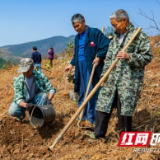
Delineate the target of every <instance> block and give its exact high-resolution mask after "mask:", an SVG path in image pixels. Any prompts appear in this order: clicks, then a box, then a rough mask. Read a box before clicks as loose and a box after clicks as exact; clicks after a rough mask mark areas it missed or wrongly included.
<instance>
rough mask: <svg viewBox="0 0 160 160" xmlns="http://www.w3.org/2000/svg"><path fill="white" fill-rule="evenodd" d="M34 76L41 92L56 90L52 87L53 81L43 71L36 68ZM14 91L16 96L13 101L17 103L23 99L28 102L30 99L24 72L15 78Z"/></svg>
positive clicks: (53, 91)
mask: <svg viewBox="0 0 160 160" xmlns="http://www.w3.org/2000/svg"><path fill="white" fill-rule="evenodd" d="M33 77H34V80H35V83H36V85H37V87H38V88H39V90H40V92H46V93H47V92H50V93H53V94H54V93H55V92H56V90H55V88H54V87H52V85H51V83H50V82H49V80H48V79H47V77H46V76H45V75H44V74H43V73H42V72H37V71H35V70H34V71H33ZM14 92H15V96H14V99H13V101H14V102H16V103H17V104H19V103H20V102H21V101H24V102H27V101H28V100H29V99H30V97H29V93H28V90H27V87H26V83H25V78H24V76H23V74H21V75H20V76H19V77H17V78H15V81H14Z"/></svg>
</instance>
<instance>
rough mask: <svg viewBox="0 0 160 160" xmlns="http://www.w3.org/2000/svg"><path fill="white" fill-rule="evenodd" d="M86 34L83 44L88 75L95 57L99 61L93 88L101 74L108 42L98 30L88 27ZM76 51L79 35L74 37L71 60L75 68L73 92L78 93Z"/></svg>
mask: <svg viewBox="0 0 160 160" xmlns="http://www.w3.org/2000/svg"><path fill="white" fill-rule="evenodd" d="M88 28H89V30H88V34H87V36H86V40H85V44H84V54H85V58H86V62H87V68H88V70H89V73H90V74H91V71H92V67H93V65H92V62H93V60H94V59H95V56H96V54H97V52H98V54H97V57H99V58H100V59H101V62H100V64H99V65H98V66H97V67H96V70H95V73H94V76H93V80H92V85H93V87H94V86H95V85H96V84H97V82H98V81H99V78H100V76H101V73H102V69H103V65H104V62H103V60H104V59H105V57H106V53H107V50H108V47H109V43H110V40H109V39H108V38H107V37H106V36H105V35H104V34H103V33H102V32H101V31H100V30H98V29H96V28H90V27H88ZM78 50H79V34H77V35H76V37H75V53H74V57H73V59H72V60H71V62H70V63H71V64H72V65H73V66H75V87H74V91H75V92H79V68H78ZM98 92H99V90H98V91H97V92H96V94H95V96H96V97H97V95H98Z"/></svg>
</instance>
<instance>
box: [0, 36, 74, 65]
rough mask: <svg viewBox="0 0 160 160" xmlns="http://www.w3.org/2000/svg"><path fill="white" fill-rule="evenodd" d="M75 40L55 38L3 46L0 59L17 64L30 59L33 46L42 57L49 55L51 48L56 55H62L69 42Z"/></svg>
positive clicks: (0, 50) (70, 37)
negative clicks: (22, 59)
mask: <svg viewBox="0 0 160 160" xmlns="http://www.w3.org/2000/svg"><path fill="white" fill-rule="evenodd" d="M74 38H75V36H74V35H71V36H69V37H63V36H54V37H51V38H47V39H43V40H39V41H33V42H28V43H23V44H18V45H8V46H3V47H0V57H1V58H3V59H5V60H10V61H14V62H17V61H19V59H21V58H22V57H30V56H31V53H32V47H33V46H37V48H38V51H39V52H40V53H41V54H42V56H46V55H47V51H48V49H49V48H50V47H53V48H54V51H55V53H56V54H58V53H62V52H64V50H65V48H66V47H67V44H68V42H70V41H71V39H74Z"/></svg>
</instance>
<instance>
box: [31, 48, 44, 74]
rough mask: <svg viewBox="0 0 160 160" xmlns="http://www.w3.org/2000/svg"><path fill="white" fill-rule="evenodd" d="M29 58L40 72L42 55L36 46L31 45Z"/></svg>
mask: <svg viewBox="0 0 160 160" xmlns="http://www.w3.org/2000/svg"><path fill="white" fill-rule="evenodd" d="M31 59H32V60H33V64H34V69H38V71H40V72H41V62H42V57H41V54H40V53H39V52H38V51H37V47H36V46H34V47H33V53H32V55H31Z"/></svg>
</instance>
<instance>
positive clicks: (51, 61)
mask: <svg viewBox="0 0 160 160" xmlns="http://www.w3.org/2000/svg"><path fill="white" fill-rule="evenodd" d="M52 61H53V59H50V65H51V67H52Z"/></svg>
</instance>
